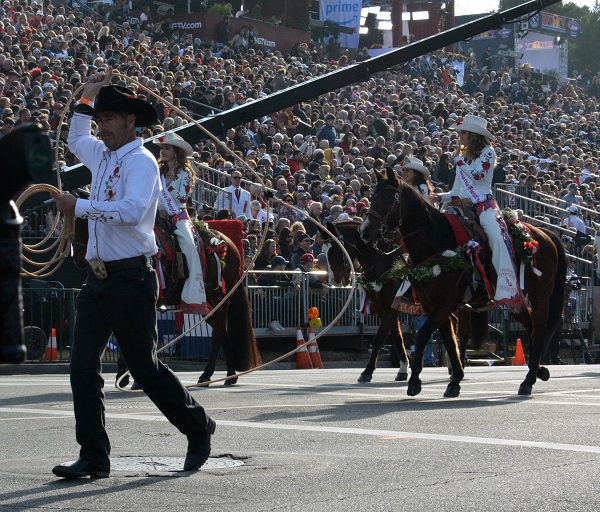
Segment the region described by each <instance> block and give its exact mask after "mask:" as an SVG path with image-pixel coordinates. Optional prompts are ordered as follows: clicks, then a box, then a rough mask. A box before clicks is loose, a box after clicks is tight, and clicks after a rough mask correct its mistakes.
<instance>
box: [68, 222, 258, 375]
mask: <svg viewBox="0 0 600 512" xmlns="http://www.w3.org/2000/svg"><path fill="white" fill-rule="evenodd" d="M87 227H88V224H87V221H84V220H81V219H77V221H76V228H75V240H76V243H73V257H74V259H75V261H76V262H78V264H79V265H81V264H85V251H86V245H87V242H83V240H86V239H87ZM214 234H215V236H216V237H217V238H221V239H222V240H224V241H225V242H226V243H227V251H226V254H225V257H224V260H225V265H224V266H223V267H222V270H221V272H220V273H219V271H218V267H217V265H219V266H220V265H221V263H220V261H218V258H217V257H215V255H214V254H210V253H209V250H208V249H207V248H205V256H206V263H207V268H206V269H205V280H206V283H205V287H206V297H207V300H208V303H209V304H210V305H211V306H212V307H216V306H217V305H218V304H219V302H220V301H221V300H222V299H223V297H224V296H225V293H226V292H228V291H229V290H230V289H231V288H232V287H233V286H234V284H235V283H236V282H237V281H238V279H240V268H241V267H240V265H241V257H240V253H239V251H238V249H237V247H236V246H235V244H234V243H233V242H232V241H231V240H229V239H228V238H227V237H225V235H223V234H222V233H218V232H215V233H214ZM163 243H169V244H172V247H170V249H171V252H173V253H174V252H176V251H177V246H176V239H175V237H174V236H173V237H172V238H171V239H169V240H167V241H165V242H163ZM155 264H162V265H163V267H172V262H171V261H168V260H167V259H166V258H161V259H160V262H159V263H157V262H156V259H155ZM165 275H166V276H167V275H168V272H165ZM219 275H220V276H222V278H223V279H224V284H225V286H224V287H223V282H220V281H219V280H218V276H219ZM169 286H175V287H179V291H180V292H181V287H180V283H178V282H177V280H174V281H171V282H167V290H166V292H167V293H166V295H167V296H168V295H170V294H169V293H168V287H169ZM180 302H181V298H180V297H179V298H178V297H176V294H172V299H171V301H170V303H171V304H172V305H176V304H179V303H180ZM207 323H208V324H209V325H210V326H211V327H212V330H213V332H212V346H211V353H210V356H209V359H208V362H207V364H206V367H205V369H204V371H203V373H202V375H201V376H200V378H199V379H198V382H208V381H210V379H211V377H212V375H213V373H214V371H215V365H216V361H217V355H218V353H219V350H220V349H221V348H223V353H224V355H225V362H226V365H227V375H228V376H230V375H234V374H235V373H236V371H245V370H249V369H251V368H254V367H256V366H258V365H259V364H260V355H259V353H258V347H257V344H256V338H255V336H254V330H253V327H252V319H251V314H250V302H249V300H248V295H247V294H246V289H245V288H244V286H243V285H241V286H239V287H238V288H237V289H236V291H235V292H234V293H233V294H232V295H231V297H229V299H228V300H227V301H226V302H225V303H224V304H222V305H221V306H220V307H219V309H218V310H217V311H216V312H215V313H214V314H213V315H212V316H211V317H210V318H209V319H208V320H207ZM117 341H118V340H117ZM235 382H236V379H229V380H226V381H225V384H226V385H230V384H235Z"/></svg>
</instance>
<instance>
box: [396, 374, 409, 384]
mask: <svg viewBox="0 0 600 512" xmlns="http://www.w3.org/2000/svg"><path fill="white" fill-rule="evenodd" d="M394 380H396V381H398V382H399V381H403V380H408V373H401V372H398V374H397V375H396V378H395V379H394Z"/></svg>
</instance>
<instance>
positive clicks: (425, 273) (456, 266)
mask: <svg viewBox="0 0 600 512" xmlns="http://www.w3.org/2000/svg"><path fill="white" fill-rule="evenodd" d="M465 253H466V247H465V246H460V247H458V248H457V249H456V250H455V251H450V250H447V251H444V252H442V253H441V255H436V256H434V258H430V259H433V261H429V262H425V263H423V264H422V265H417V266H416V267H413V266H412V265H410V264H409V263H408V262H407V261H406V260H405V259H404V257H403V256H401V257H399V258H398V259H397V260H396V261H395V262H394V264H393V265H392V269H391V270H390V277H391V278H392V279H403V280H406V279H408V280H409V281H421V282H423V283H426V282H427V281H431V280H432V279H433V278H434V277H438V276H439V275H441V274H442V272H456V271H466V270H469V269H471V264H470V263H469V261H468V260H467V258H466V256H465Z"/></svg>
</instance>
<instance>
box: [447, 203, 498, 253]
mask: <svg viewBox="0 0 600 512" xmlns="http://www.w3.org/2000/svg"><path fill="white" fill-rule="evenodd" d="M446 215H447V216H453V217H455V218H458V220H459V221H460V223H461V225H462V227H463V228H464V230H465V231H466V232H467V236H468V238H469V240H475V241H477V242H479V244H480V245H481V246H482V247H485V248H486V249H487V248H488V239H487V235H486V234H485V231H484V230H483V228H482V227H481V224H480V223H479V218H478V217H477V215H476V214H475V212H474V211H473V210H471V208H470V207H469V206H466V205H462V204H460V205H454V204H452V205H451V206H449V207H448V213H447V214H446ZM449 220H450V219H449ZM451 224H452V222H451ZM452 226H453V228H454V225H453V224H452ZM455 234H456V230H455ZM457 241H458V237H457ZM459 245H462V244H459Z"/></svg>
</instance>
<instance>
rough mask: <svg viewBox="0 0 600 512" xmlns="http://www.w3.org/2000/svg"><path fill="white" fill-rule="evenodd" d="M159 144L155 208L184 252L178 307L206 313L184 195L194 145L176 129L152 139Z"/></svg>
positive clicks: (190, 178) (190, 181)
mask: <svg viewBox="0 0 600 512" xmlns="http://www.w3.org/2000/svg"><path fill="white" fill-rule="evenodd" d="M154 143H155V144H158V145H159V146H160V159H159V160H158V167H159V169H160V180H161V191H160V195H159V201H158V210H159V212H160V211H163V212H165V211H166V213H167V215H168V216H169V218H170V219H171V221H172V222H173V224H174V226H175V236H176V237H177V242H178V243H179V247H180V249H181V252H183V253H184V254H185V259H186V262H187V266H188V271H189V277H188V278H187V279H186V280H185V284H184V285H183V290H182V291H181V309H182V310H183V311H184V312H186V313H194V314H200V315H206V314H207V313H208V312H209V311H210V306H209V305H208V302H207V300H206V290H205V288H204V276H203V273H202V264H201V263H200V256H199V254H198V250H197V249H196V244H195V243H194V233H193V229H194V227H193V224H192V221H191V219H190V217H189V215H188V213H187V209H186V206H187V199H188V197H189V195H190V192H191V189H192V185H193V182H194V170H193V168H192V166H191V165H190V163H189V161H188V157H190V156H192V153H193V149H192V146H190V145H189V144H188V143H187V142H186V141H185V140H183V139H182V138H181V137H180V136H179V135H177V134H175V133H169V132H167V133H165V135H164V136H163V137H159V138H158V139H156V140H155V141H154Z"/></svg>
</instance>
